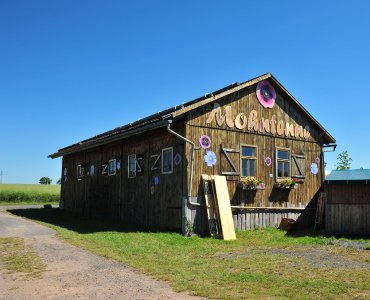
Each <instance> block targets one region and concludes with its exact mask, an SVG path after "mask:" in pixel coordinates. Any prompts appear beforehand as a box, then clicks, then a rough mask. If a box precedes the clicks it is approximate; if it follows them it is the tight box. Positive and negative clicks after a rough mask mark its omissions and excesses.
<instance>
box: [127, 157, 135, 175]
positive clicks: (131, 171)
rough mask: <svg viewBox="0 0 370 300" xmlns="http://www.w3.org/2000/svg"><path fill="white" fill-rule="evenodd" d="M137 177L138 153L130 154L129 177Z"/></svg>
mask: <svg viewBox="0 0 370 300" xmlns="http://www.w3.org/2000/svg"><path fill="white" fill-rule="evenodd" d="M134 177H136V154H131V155H129V156H128V178H134Z"/></svg>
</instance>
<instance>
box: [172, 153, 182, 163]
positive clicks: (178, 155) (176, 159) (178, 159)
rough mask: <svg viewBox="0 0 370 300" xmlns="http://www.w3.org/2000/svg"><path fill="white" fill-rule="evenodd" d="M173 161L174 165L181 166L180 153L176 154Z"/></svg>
mask: <svg viewBox="0 0 370 300" xmlns="http://www.w3.org/2000/svg"><path fill="white" fill-rule="evenodd" d="M173 161H174V163H175V165H176V166H178V165H179V164H180V162H181V155H180V153H176V155H175V157H174V159H173Z"/></svg>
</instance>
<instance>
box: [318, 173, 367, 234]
mask: <svg viewBox="0 0 370 300" xmlns="http://www.w3.org/2000/svg"><path fill="white" fill-rule="evenodd" d="M325 192H326V198H327V201H326V209H325V230H326V232H327V233H328V234H339V235H342V234H346V235H370V170H366V169H358V170H343V171H337V170H335V171H332V172H331V173H330V175H329V176H328V177H326V180H325Z"/></svg>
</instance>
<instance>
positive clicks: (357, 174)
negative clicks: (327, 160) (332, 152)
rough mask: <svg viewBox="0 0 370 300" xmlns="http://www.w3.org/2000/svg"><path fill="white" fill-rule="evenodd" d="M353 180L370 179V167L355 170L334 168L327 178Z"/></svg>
mask: <svg viewBox="0 0 370 300" xmlns="http://www.w3.org/2000/svg"><path fill="white" fill-rule="evenodd" d="M351 180H365V181H366V180H369V182H370V169H355V170H333V171H331V173H330V174H329V176H327V177H326V178H325V181H351Z"/></svg>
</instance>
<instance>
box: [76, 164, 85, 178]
mask: <svg viewBox="0 0 370 300" xmlns="http://www.w3.org/2000/svg"><path fill="white" fill-rule="evenodd" d="M84 177H85V168H84V166H83V165H82V164H78V165H77V180H82V179H83V178H84Z"/></svg>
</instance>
